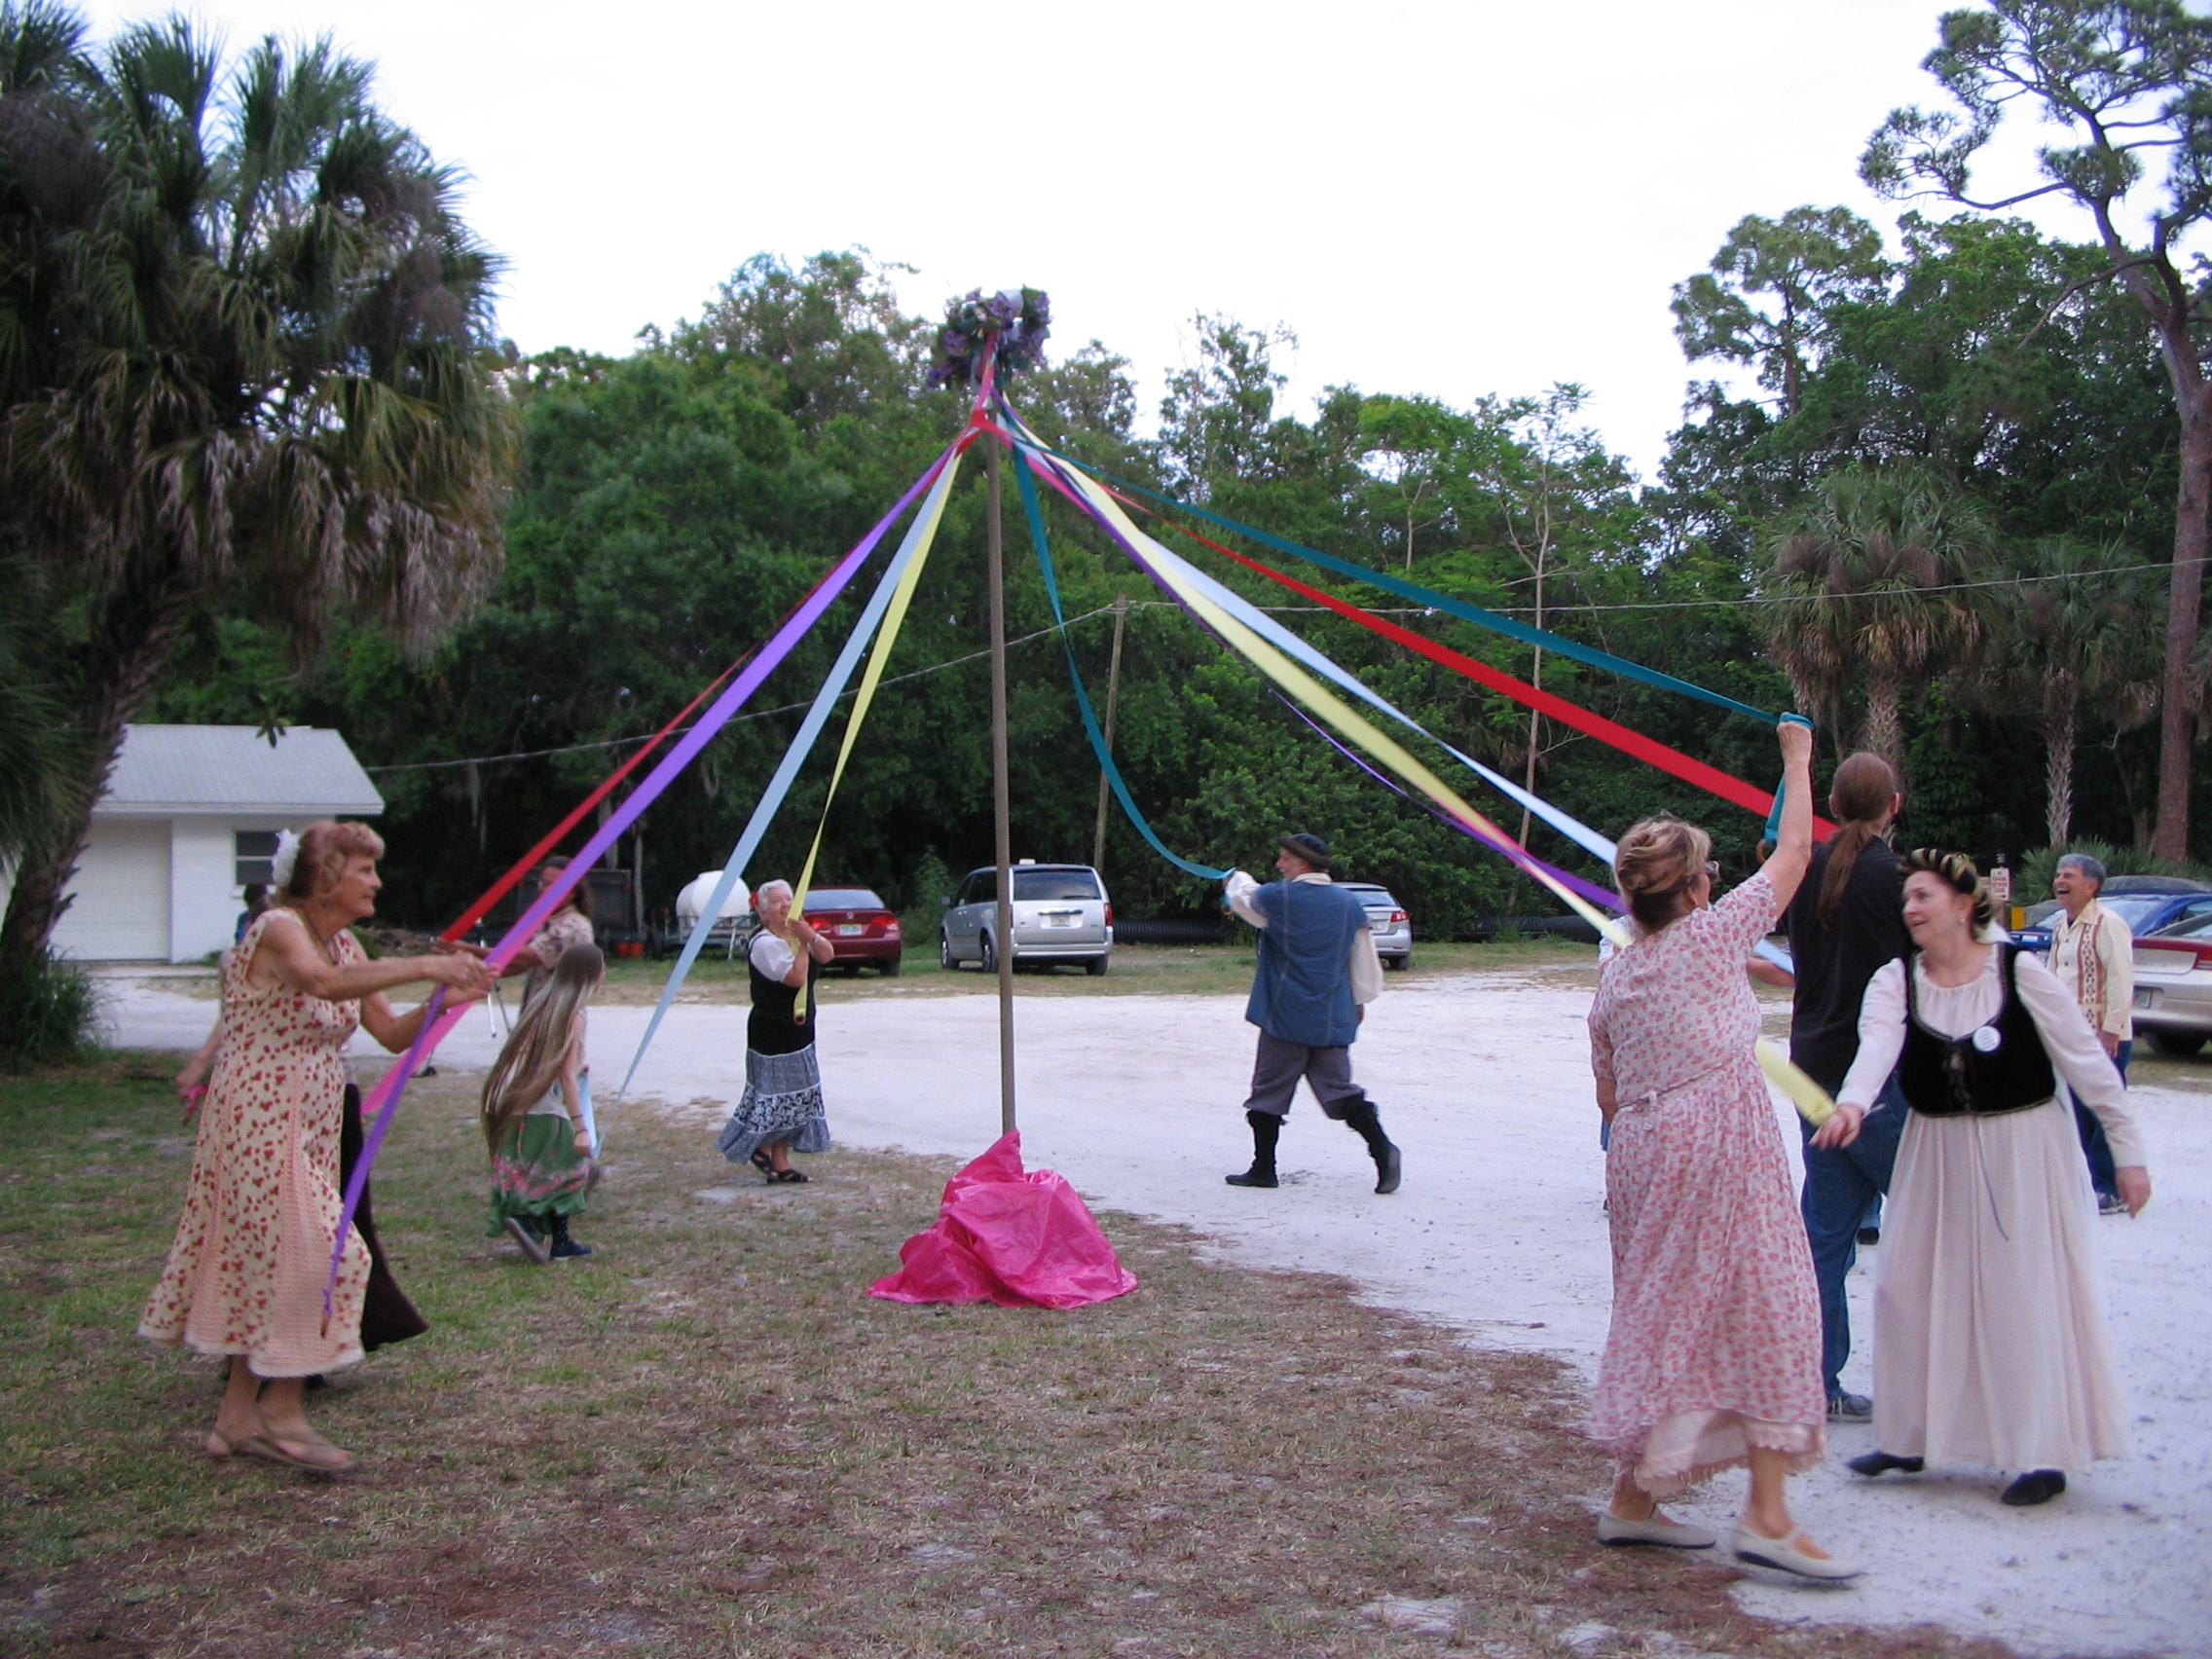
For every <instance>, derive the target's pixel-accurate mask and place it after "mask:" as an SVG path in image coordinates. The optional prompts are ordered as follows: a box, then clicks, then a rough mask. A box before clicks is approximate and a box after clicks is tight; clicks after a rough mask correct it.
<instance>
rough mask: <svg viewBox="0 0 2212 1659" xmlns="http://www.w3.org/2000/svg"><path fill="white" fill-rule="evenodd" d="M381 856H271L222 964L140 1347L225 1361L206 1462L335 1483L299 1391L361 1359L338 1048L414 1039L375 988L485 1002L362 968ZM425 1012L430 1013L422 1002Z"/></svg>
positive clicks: (351, 851) (369, 844) (391, 970)
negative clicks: (190, 1351) (170, 1238)
mask: <svg viewBox="0 0 2212 1659" xmlns="http://www.w3.org/2000/svg"><path fill="white" fill-rule="evenodd" d="M383 852H384V842H383V841H382V840H381V839H380V838H379V837H378V836H377V834H376V832H375V831H374V830H370V829H369V828H368V827H367V826H365V825H361V824H335V823H328V822H325V823H319V824H313V825H310V826H309V827H308V830H307V831H306V833H305V834H304V835H303V836H302V837H301V838H300V839H299V841H298V842H297V843H296V844H293V845H287V846H285V847H283V848H282V849H280V851H279V853H278V864H279V866H285V864H286V860H287V858H288V859H289V861H290V862H289V865H288V866H287V867H281V868H279V870H278V871H277V877H278V880H277V891H276V894H275V896H274V900H273V903H271V905H270V907H269V909H267V910H265V911H264V912H263V913H262V914H261V915H260V916H258V917H257V918H255V920H254V922H253V925H252V926H250V927H249V928H247V929H246V932H245V937H244V938H243V939H242V940H240V942H239V945H238V947H237V949H235V950H233V951H232V952H231V954H230V957H229V959H228V960H227V961H226V962H225V964H224V968H223V1014H222V1025H221V1041H220V1045H219V1050H220V1052H219V1057H218V1058H217V1060H216V1062H215V1069H214V1073H213V1075H212V1077H211V1078H210V1080H209V1082H208V1086H207V1095H206V1100H205V1104H204V1105H203V1108H202V1110H201V1114H200V1139H199V1143H198V1145H197V1146H196V1148H195V1149H194V1152H193V1159H192V1178H191V1183H190V1185H189V1187H188V1188H187V1190H186V1193H185V1200H184V1216H183V1219H182V1220H180V1221H179V1222H178V1224H177V1231H176V1242H175V1243H174V1244H173V1245H171V1246H170V1249H169V1258H168V1265H167V1268H166V1270H165V1271H164V1272H163V1274H162V1281H161V1283H160V1284H158V1285H156V1286H155V1287H154V1294H153V1296H152V1298H151V1299H150V1300H149V1301H148V1302H147V1304H146V1312H145V1316H144V1317H143V1318H142V1319H141V1320H140V1321H139V1325H138V1334H139V1335H140V1336H143V1337H148V1338H151V1339H152V1340H153V1341H155V1342H158V1343H164V1344H167V1345H170V1346H174V1345H176V1344H179V1343H182V1344H186V1345H189V1346H191V1347H192V1348H194V1349H195V1350H197V1351H198V1352H201V1353H204V1354H229V1355H232V1356H234V1357H233V1359H232V1364H231V1381H230V1386H229V1387H228V1388H227V1389H226V1390H225V1392H224V1395H223V1403H222V1406H221V1408H220V1409H219V1410H218V1411H217V1413H216V1416H215V1427H214V1430H213V1431H212V1432H211V1433H210V1434H209V1435H208V1436H207V1454H208V1456H213V1457H227V1456H231V1455H232V1454H233V1453H235V1452H244V1453H247V1454H249V1455H251V1456H257V1457H266V1458H268V1459H270V1460H271V1461H274V1462H279V1463H287V1464H290V1465H292V1466H294V1467H297V1468H307V1469H318V1470H323V1471H326V1472H327V1471H338V1470H343V1469H348V1468H350V1467H352V1465H353V1457H352V1456H351V1454H350V1453H347V1452H344V1451H341V1450H340V1449H339V1448H338V1447H335V1446H333V1445H331V1444H330V1443H329V1442H328V1441H327V1440H324V1439H323V1438H322V1437H321V1436H320V1435H318V1434H316V1433H315V1432H314V1430H313V1429H312V1428H310V1427H309V1426H308V1420H307V1416H306V1413H305V1412H304V1411H303V1409H302V1405H301V1390H302V1386H303V1384H304V1383H305V1381H306V1379H308V1378H309V1377H311V1376H313V1375H315V1374H316V1373H318V1372H327V1371H335V1370H337V1369H338V1368H339V1367H341V1366H345V1365H351V1364H354V1363H355V1362H356V1361H358V1360H359V1359H360V1357H361V1345H360V1325H361V1297H362V1291H363V1289H364V1287H365V1285H366V1283H367V1279H368V1254H367V1251H366V1250H365V1248H363V1247H362V1245H361V1243H360V1239H359V1235H353V1237H352V1238H351V1239H350V1241H349V1244H348V1248H347V1250H346V1254H345V1258H344V1261H343V1263H342V1266H341V1269H340V1272H339V1275H338V1288H337V1293H336V1299H335V1302H334V1305H333V1309H332V1312H331V1317H330V1319H329V1321H328V1326H327V1328H325V1324H324V1320H323V1315H322V1290H323V1283H324V1280H325V1279H326V1277H327V1276H328V1274H329V1271H330V1255H331V1244H332V1242H333V1240H334V1239H335V1237H336V1235H337V1231H338V1217H339V1213H340V1209H341V1195H340V1194H339V1191H338V1138H339V1128H340V1124H341V1119H342V1106H343V1100H344V1096H345V1091H346V1061H345V1049H346V1044H347V1041H348V1040H349V1039H350V1037H351V1036H352V1035H353V1032H354V1030H355V1029H356V1028H357V1027H359V1026H362V1025H366V1026H367V1027H368V1029H369V1031H370V1033H371V1035H373V1036H374V1037H376V1038H377V1040H378V1041H380V1042H381V1043H383V1044H384V1046H385V1047H386V1048H387V1049H392V1050H400V1049H404V1048H406V1047H407V1045H408V1044H409V1043H411V1042H413V1041H414V1038H415V1034H416V1032H417V1031H418V1030H419V1029H421V1026H422V1021H423V1015H424V1009H416V1010H415V1011H413V1012H412V1013H410V1014H407V1015H406V1016H405V1017H401V1016H400V1015H398V1014H394V1013H393V1012H392V1009H391V1006H390V1004H389V1003H387V1001H386V1000H385V997H384V992H385V991H386V990H387V989H389V988H390V987H392V986H395V985H403V984H407V983H409V982H411V981H415V980H424V979H427V980H431V981H434V982H436V983H438V984H442V985H445V986H447V987H449V988H450V989H451V990H453V991H455V992H456V993H457V994H458V995H459V996H461V997H463V998H465V997H469V996H480V995H482V994H483V992H484V991H485V990H486V989H488V988H489V983H490V981H489V977H488V976H487V974H486V971H485V969H484V966H483V964H482V963H481V962H479V961H477V960H476V959H475V958H473V957H471V956H468V955H464V954H455V955H437V956H416V957H403V958H396V959H387V960H385V961H381V962H371V961H369V960H368V959H367V957H366V956H365V955H364V954H363V953H362V950H361V947H360V946H359V945H358V944H356V943H355V942H354V940H353V937H352V935H351V934H350V933H348V932H347V931H346V930H347V929H348V928H349V927H350V925H351V924H352V923H354V922H356V921H359V920H361V919H363V918H364V917H367V916H369V915H372V914H374V913H375V909H376V895H377V890H378V888H379V886H380V885H381V883H380V882H379V881H378V879H377V870H376V861H377V859H378V858H379V857H380V856H381V855H382V854H383ZM425 1006H426V1005H425Z"/></svg>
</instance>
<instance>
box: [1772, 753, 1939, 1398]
mask: <svg viewBox="0 0 2212 1659" xmlns="http://www.w3.org/2000/svg"><path fill="white" fill-rule="evenodd" d="M1903 806H1904V796H1903V795H1902V794H1901V793H1899V789H1898V775H1897V772H1896V770H1895V768H1893V767H1892V766H1891V765H1890V763H1889V762H1888V761H1887V760H1885V759H1883V758H1882V757H1881V756H1879V755H1872V754H1866V753H1863V752H1862V753H1860V754H1858V755H1854V756H1850V757H1849V758H1847V759H1846V760H1845V761H1844V762H1843V764H1842V765H1840V766H1838V767H1837V768H1836V769H1835V782H1834V784H1833V785H1831V786H1830V788H1829V791H1828V810H1829V811H1830V812H1832V813H1833V814H1834V815H1835V821H1836V826H1837V828H1836V832H1835V834H1834V836H1833V837H1832V838H1831V839H1830V840H1829V841H1828V842H1827V844H1826V845H1825V846H1823V847H1821V848H1819V849H1818V850H1816V851H1815V852H1814V854H1813V866H1812V868H1811V869H1810V870H1809V871H1808V872H1807V873H1806V876H1805V882H1804V885H1803V886H1802V887H1800V888H1798V890H1797V897H1796V898H1795V899H1793V900H1791V901H1790V903H1789V908H1788V911H1787V912H1786V914H1785V917H1784V922H1783V925H1784V928H1785V930H1786V931H1787V932H1788V935H1789V950H1790V954H1791V955H1792V956H1793V957H1795V959H1796V966H1797V989H1796V995H1795V1006H1794V1008H1793V1010H1792V1014H1791V1018H1790V1023H1789V1057H1790V1059H1792V1060H1793V1061H1795V1062H1796V1064H1797V1066H1798V1068H1799V1069H1800V1070H1801V1071H1803V1072H1804V1073H1805V1075H1806V1076H1808V1077H1810V1078H1811V1079H1812V1080H1813V1081H1814V1082H1815V1083H1817V1084H1819V1085H1820V1086H1821V1087H1822V1088H1825V1089H1826V1090H1827V1091H1828V1092H1829V1093H1830V1094H1833V1093H1834V1092H1835V1091H1836V1090H1837V1089H1839V1088H1842V1087H1843V1079H1844V1074H1845V1073H1847V1072H1848V1071H1850V1070H1851V1062H1852V1061H1853V1060H1855V1059H1856V1058H1858V1056H1859V1006H1860V1004H1861V1003H1862V1001H1863V1000H1864V999H1865V996H1866V982H1867V981H1868V980H1869V979H1871V978H1873V977H1874V975H1875V972H1876V971H1877V970H1878V969H1880V968H1881V966H1882V965H1883V964H1884V963H1886V962H1895V961H1896V960H1897V959H1898V958H1899V957H1900V956H1902V955H1904V954H1905V952H1906V951H1908V950H1909V949H1910V948H1911V947H1912V940H1911V938H1910V936H1908V935H1907V934H1906V933H1905V931H1904V913H1903V911H1902V910H1901V909H1900V908H1899V892H1900V890H1901V888H1902V886H1903V882H1904V877H1903V875H1902V874H1901V873H1900V872H1899V868H1898V856H1897V854H1896V853H1894V852H1892V851H1891V850H1890V841H1889V835H1890V828H1891V826H1892V825H1894V824H1895V823H1896V822H1897V816H1898V813H1899V811H1900V810H1901V809H1902V808H1903ZM1881 1098H1882V1109H1881V1110H1879V1111H1877V1112H1875V1113H1874V1115H1873V1116H1872V1117H1870V1118H1868V1119H1867V1120H1866V1123H1865V1124H1864V1125H1863V1126H1862V1128H1861V1130H1860V1132H1859V1135H1858V1137H1857V1138H1856V1139H1855V1140H1853V1141H1852V1142H1851V1143H1850V1144H1849V1145H1847V1146H1833V1147H1831V1146H1823V1145H1820V1144H1818V1143H1817V1142H1816V1141H1815V1140H1814V1138H1813V1127H1812V1125H1811V1124H1806V1123H1803V1122H1802V1121H1800V1123H1799V1125H1798V1126H1799V1128H1800V1129H1801V1130H1802V1131H1803V1133H1804V1140H1805V1145H1804V1154H1805V1185H1804V1188H1803V1190H1802V1191H1801V1192H1800V1194H1799V1206H1800V1208H1801V1209H1802V1211H1803V1213H1804V1217H1805V1236H1806V1238H1807V1240H1808V1241H1809V1242H1810V1243H1811V1245H1812V1247H1813V1273H1814V1276H1815V1277H1817V1278H1818V1279H1819V1280H1820V1284H1821V1377H1822V1381H1823V1382H1824V1383H1825V1384H1826V1386H1827V1393H1828V1417H1829V1419H1831V1420H1834V1421H1853V1422H1863V1421H1865V1420H1866V1419H1867V1418H1869V1417H1870V1416H1872V1415H1873V1402H1872V1401H1870V1400H1869V1399H1867V1397H1866V1396H1865V1395H1863V1394H1853V1393H1849V1392H1847V1391H1846V1390H1845V1388H1844V1386H1843V1366H1844V1362H1845V1361H1846V1360H1848V1359H1849V1358H1850V1357H1851V1304H1850V1303H1849V1301H1848V1300H1847V1299H1846V1298H1845V1295H1844V1288H1843V1287H1844V1280H1845V1279H1846V1278H1847V1277H1848V1276H1849V1275H1850V1273H1851V1268H1852V1264H1853V1263H1854V1262H1856V1261H1857V1260H1858V1258H1859V1227H1860V1220H1861V1218H1862V1216H1864V1215H1865V1214H1866V1212H1867V1209H1868V1208H1869V1207H1870V1206H1871V1205H1872V1204H1873V1203H1874V1201H1875V1200H1876V1199H1878V1198H1880V1197H1881V1196H1882V1195H1883V1194H1884V1193H1886V1192H1888V1191H1889V1190H1890V1166H1891V1165H1892V1164H1893V1163H1895V1162H1896V1161H1897V1156H1898V1136H1899V1134H1900V1133H1901V1132H1902V1131H1903V1128H1904V1101H1903V1099H1902V1097H1901V1096H1899V1095H1897V1094H1896V1093H1895V1092H1894V1091H1892V1092H1888V1093H1885V1094H1883V1095H1882V1097H1881Z"/></svg>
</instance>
